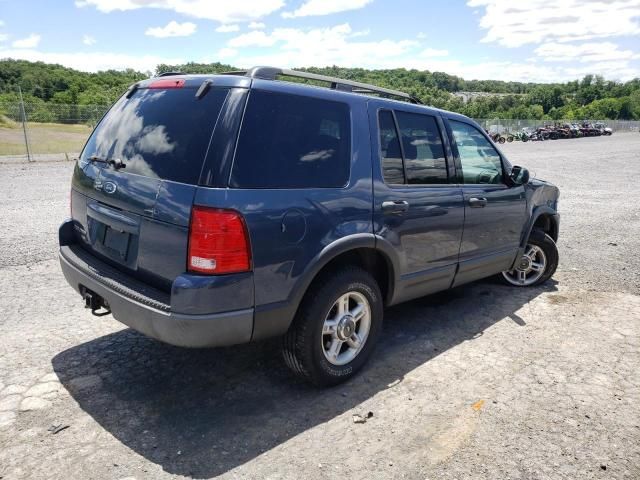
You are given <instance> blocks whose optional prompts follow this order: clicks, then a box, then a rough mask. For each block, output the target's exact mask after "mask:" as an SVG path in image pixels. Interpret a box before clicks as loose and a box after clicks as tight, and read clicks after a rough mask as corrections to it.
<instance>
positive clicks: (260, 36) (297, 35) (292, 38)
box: [227, 23, 418, 67]
mask: <svg viewBox="0 0 640 480" xmlns="http://www.w3.org/2000/svg"><path fill="white" fill-rule="evenodd" d="M353 38H354V35H353V31H352V30H351V27H350V26H349V24H347V23H345V24H341V25H336V26H334V27H328V28H315V29H311V30H301V29H295V28H276V29H274V30H273V31H272V32H271V33H265V32H263V31H253V32H249V33H245V34H243V35H239V36H238V37H235V38H233V39H231V40H229V42H227V45H228V46H229V47H231V48H242V47H262V48H266V47H274V46H275V47H277V50H276V51H270V52H269V53H262V54H259V55H252V56H243V55H241V54H239V55H238V56H237V57H235V58H236V62H235V64H236V65H239V66H240V64H242V66H253V65H258V64H271V65H277V66H312V65H314V66H321V65H341V66H345V67H348V66H359V67H381V66H385V65H387V64H388V63H390V62H391V61H393V59H399V58H400V57H402V56H406V54H408V53H409V52H410V51H412V50H413V49H415V47H416V46H417V45H418V43H417V42H416V41H413V40H398V41H394V40H379V41H359V40H352V39H353ZM402 61H403V62H406V61H408V59H407V58H402ZM395 65H397V63H396V64H395Z"/></svg>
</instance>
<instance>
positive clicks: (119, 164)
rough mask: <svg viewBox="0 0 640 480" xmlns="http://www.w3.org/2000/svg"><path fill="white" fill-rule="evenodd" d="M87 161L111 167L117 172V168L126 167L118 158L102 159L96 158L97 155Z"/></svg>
mask: <svg viewBox="0 0 640 480" xmlns="http://www.w3.org/2000/svg"><path fill="white" fill-rule="evenodd" d="M89 161H90V162H91V163H104V164H106V165H111V166H113V168H115V169H116V170H118V169H119V168H126V166H127V164H126V163H124V162H123V161H122V160H120V159H119V158H102V157H98V156H97V155H93V156H91V157H89Z"/></svg>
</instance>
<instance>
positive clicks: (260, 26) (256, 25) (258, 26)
mask: <svg viewBox="0 0 640 480" xmlns="http://www.w3.org/2000/svg"><path fill="white" fill-rule="evenodd" d="M265 27H266V25H265V24H264V23H262V22H251V23H250V24H249V28H250V29H251V30H261V29H263V28H265Z"/></svg>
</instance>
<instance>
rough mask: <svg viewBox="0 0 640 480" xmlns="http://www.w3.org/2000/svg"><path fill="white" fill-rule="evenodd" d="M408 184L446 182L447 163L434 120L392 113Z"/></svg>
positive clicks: (410, 114) (424, 116)
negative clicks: (396, 122)
mask: <svg viewBox="0 0 640 480" xmlns="http://www.w3.org/2000/svg"><path fill="white" fill-rule="evenodd" d="M396 118H397V119H398V128H399V130H400V136H401V138H402V150H403V151H404V168H405V171H406V174H407V183H409V184H434V183H435V184H437V183H447V163H446V160H445V157H444V148H443V147H442V139H441V138H440V132H439V130H438V124H437V123H436V119H435V118H434V117H432V116H430V115H421V114H415V113H406V112H396Z"/></svg>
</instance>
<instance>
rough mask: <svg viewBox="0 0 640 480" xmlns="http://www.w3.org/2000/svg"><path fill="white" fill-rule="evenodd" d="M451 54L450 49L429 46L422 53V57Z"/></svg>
mask: <svg viewBox="0 0 640 480" xmlns="http://www.w3.org/2000/svg"><path fill="white" fill-rule="evenodd" d="M448 55H449V50H437V49H435V48H427V49H426V50H423V51H422V52H421V53H420V56H422V57H446V56H448Z"/></svg>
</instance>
